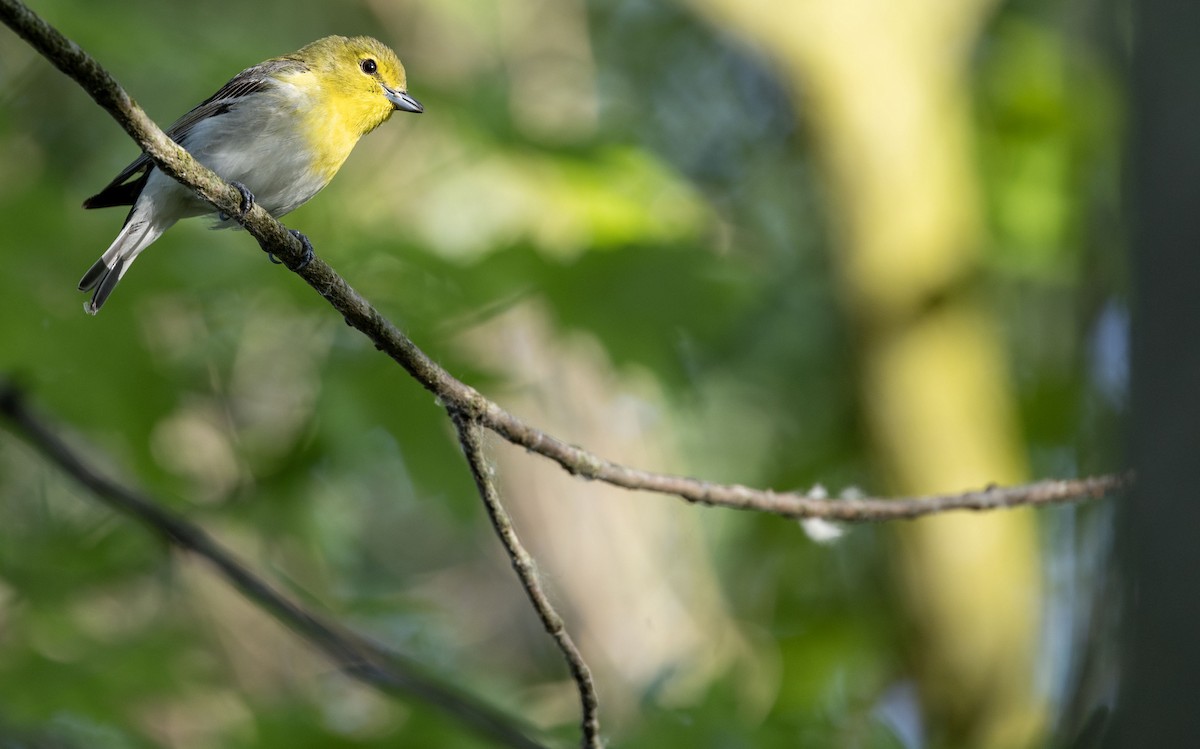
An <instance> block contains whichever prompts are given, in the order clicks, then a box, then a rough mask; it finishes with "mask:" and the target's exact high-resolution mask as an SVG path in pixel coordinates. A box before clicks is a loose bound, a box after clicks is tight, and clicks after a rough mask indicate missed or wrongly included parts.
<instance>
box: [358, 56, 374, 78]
mask: <svg viewBox="0 0 1200 749" xmlns="http://www.w3.org/2000/svg"><path fill="white" fill-rule="evenodd" d="M358 66H359V67H360V68H362V72H364V73H366V74H367V75H375V71H376V70H378V69H379V66H378V65H376V64H375V61H374V60H372V59H370V58H368V59H366V60H363V61H362V62H360V63H359V64H358Z"/></svg>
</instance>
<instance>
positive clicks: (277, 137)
mask: <svg viewBox="0 0 1200 749" xmlns="http://www.w3.org/2000/svg"><path fill="white" fill-rule="evenodd" d="M396 110H400V111H402V112H414V113H420V112H423V111H425V110H424V107H422V106H421V104H420V102H418V101H417V100H416V99H414V98H413V97H411V96H409V94H408V91H407V80H406V78H405V74H404V66H403V65H401V64H400V60H399V58H397V57H396V53H395V52H393V51H392V50H391V49H389V48H388V47H387V46H386V45H384V44H383V43H382V42H379V41H378V40H375V39H372V38H370V37H365V36H358V37H353V38H347V37H344V36H327V37H325V38H324V39H318V40H317V41H315V42H313V43H312V44H309V45H308V46H306V47H303V48H301V49H300V50H298V51H296V52H293V53H292V54H289V55H284V56H282V57H275V58H272V59H270V60H267V61H266V62H262V63H259V64H258V65H255V66H254V67H251V68H247V69H246V70H243V71H242V72H241V73H238V74H237V75H236V76H234V77H233V79H232V80H230V81H229V82H228V83H226V84H225V85H224V86H222V87H221V89H220V90H219V91H217V93H215V94H213V95H212V96H210V97H209V98H208V99H206V100H205V101H204V102H202V103H201V104H200V105H199V106H197V107H196V108H195V109H193V110H192V111H190V112H188V113H187V114H185V115H184V116H183V117H180V118H179V120H178V121H177V122H175V124H174V125H172V126H171V127H170V129H168V130H167V135H168V136H169V137H170V138H171V139H172V140H173V141H175V142H176V143H178V144H179V145H181V146H183V147H184V148H186V149H187V150H188V151H189V152H190V153H191V154H192V155H193V156H195V157H196V159H198V160H199V161H200V162H201V163H202V164H204V165H205V166H207V167H208V168H209V169H212V170H213V171H214V172H216V173H217V174H218V175H220V176H221V177H222V178H223V179H225V180H226V181H227V182H230V183H232V184H233V185H234V186H235V187H237V188H238V189H239V190H240V191H241V193H242V211H241V214H242V215H243V216H244V215H245V212H246V211H248V210H250V207H251V206H252V205H253V204H254V203H255V202H257V203H258V204H259V205H261V206H262V207H263V208H264V209H266V211H267V212H268V213H270V214H271V215H273V216H282V215H284V214H285V213H287V212H288V211H291V210H294V209H295V208H298V207H299V206H300V205H302V204H304V203H305V202H306V201H308V199H309V198H311V197H312V196H314V195H316V194H317V193H318V192H320V190H321V188H323V187H325V185H327V184H329V181H330V180H331V179H333V175H335V174H337V172H338V169H340V168H341V166H342V163H343V162H345V160H346V157H347V156H349V155H350V151H351V150H353V149H354V145H355V144H356V143H358V139H359V138H361V137H362V136H364V135H366V134H367V133H369V132H371V131H372V130H374V129H375V128H377V127H379V126H380V125H381V124H383V123H384V122H385V121H386V120H387V119H388V118H389V117H391V116H392V112H394V111H396ZM119 205H131V206H133V208H132V209H130V211H129V215H128V216H127V217H126V218H125V224H124V226H122V227H121V232H120V233H119V234H117V238H116V239H115V240H114V241H113V243H112V245H111V246H110V247H109V248H108V250H107V251H105V253H104V255H103V256H102V257H101V258H100V259H99V260H97V261H96V263H95V265H93V266H92V267H91V269H90V270H88V272H87V273H85V274H84V276H83V279H82V280H80V282H79V290H80V291H92V298H91V300H90V301H88V302H87V303H85V304H84V309H85V310H86V311H87V312H89V313H90V314H93V315H94V314H96V313H97V312H98V311H100V308H101V307H102V306H104V302H105V301H106V300H107V299H108V296H109V294H111V293H112V291H113V289H114V288H115V287H116V285H117V282H118V281H120V280H121V278H122V276H124V275H125V273H126V271H128V270H129V266H130V264H131V263H133V261H134V259H135V258H137V256H138V253H140V252H141V251H142V250H144V249H146V247H148V246H149V245H150V244H151V243H152V242H154V240H156V239H158V238H159V237H160V236H161V235H162V233H163V232H164V231H166V230H167V229H169V228H170V227H171V225H172V224H174V223H175V222H176V221H178V220H179V219H181V218H189V217H192V216H202V215H205V214H212V213H215V211H214V209H213V207H212V206H211V205H209V204H208V203H206V202H204V201H203V200H201V199H200V198H198V197H196V195H195V193H193V192H192V191H191V190H190V189H189V188H187V187H184V186H183V185H181V184H180V183H178V182H176V181H175V180H174V179H172V178H171V177H169V176H168V175H166V174H164V173H163V172H162V171H161V170H159V169H157V168H156V167H155V165H154V162H153V161H151V160H150V158H149V157H148V156H146V155H145V154H142V156H140V157H139V158H138V159H137V160H136V161H134V162H133V163H132V164H130V165H129V166H127V167H126V168H125V169H124V170H123V171H122V172H121V173H120V174H118V175H117V177H116V179H114V180H113V181H112V182H111V183H109V185H108V186H107V187H105V188H104V189H103V190H101V191H100V192H99V193H97V194H96V195H93V196H92V197H90V198H88V199H87V200H85V201H84V203H83V207H84V208H107V207H110V206H119ZM239 218H240V216H239ZM234 225H236V224H235V222H234V221H233V220H232V219H231V218H230V217H229V216H226V215H224V214H219V215H218V216H217V220H216V224H215V225H214V228H225V227H229V226H234ZM293 233H294V234H296V236H297V238H299V239H300V241H301V242H303V243H304V245H305V247H306V249H307V250H308V256H309V258H311V256H312V250H311V245H310V244H309V243H308V240H307V238H306V237H304V235H302V234H300V233H298V232H293Z"/></svg>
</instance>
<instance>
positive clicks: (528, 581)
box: [449, 409, 603, 749]
mask: <svg viewBox="0 0 1200 749" xmlns="http://www.w3.org/2000/svg"><path fill="white" fill-rule="evenodd" d="M449 413H450V418H451V419H452V420H453V421H454V427H455V429H457V430H458V441H459V444H460V445H462V450H463V454H464V455H465V456H466V458H467V465H469V466H470V468H471V476H472V477H473V478H474V479H475V487H476V488H477V489H478V490H479V497H480V499H482V500H483V505H484V507H485V508H486V509H487V513H488V518H489V519H490V520H491V521H492V527H493V528H495V530H496V535H497V536H499V537H500V542H501V543H502V544H504V551H505V552H506V553H507V554H508V558H509V560H510V561H511V562H512V566H513V570H515V571H516V573H517V577H518V578H520V580H521V585H522V587H524V588H525V593H526V595H528V596H529V602H530V603H532V604H533V608H534V610H535V611H537V615H538V618H539V619H541V620H542V626H543V627H545V628H546V632H547V633H549V634H550V636H551V637H553V638H554V642H555V643H556V644H557V645H558V648H559V650H561V651H562V654H563V657H564V658H565V659H566V661H567V667H568V668H570V670H571V678H572V679H574V680H575V684H576V686H577V687H578V689H579V703H580V707H581V709H582V712H583V720H582V728H583V746H584V747H585V749H599V747H601V746H603V744H602V743H601V741H600V714H599V710H600V702H599V699H598V697H597V696H596V685H595V683H594V682H593V681H592V672H591V669H589V668H588V665H587V663H585V662H584V660H583V656H582V655H581V654H580V652H579V648H578V647H576V646H575V642H574V640H572V639H571V635H570V633H568V632H567V628H566V625H565V624H563V620H562V617H561V616H559V615H558V612H557V611H555V610H554V605H553V604H552V603H550V598H549V597H548V596H547V595H546V591H544V590H543V589H542V584H541V582H539V581H538V575H537V569H536V565H535V563H534V561H533V557H532V556H530V554H529V552H528V551H526V550H525V547H524V546H523V545H522V544H521V539H520V538H518V537H517V531H516V528H514V527H513V523H512V517H510V516H509V514H508V511H507V510H505V509H504V505H503V504H502V503H501V502H500V492H499V491H498V490H497V489H496V482H495V481H494V480H493V478H492V472H491V469H490V468H489V466H488V464H487V458H485V457H484V454H483V430H482V429H480V427H479V424H478V422H476V421H474V420H472V419H471V417H469V416H467V415H466V414H464V413H462V412H461V411H455V410H453V409H450V410H449Z"/></svg>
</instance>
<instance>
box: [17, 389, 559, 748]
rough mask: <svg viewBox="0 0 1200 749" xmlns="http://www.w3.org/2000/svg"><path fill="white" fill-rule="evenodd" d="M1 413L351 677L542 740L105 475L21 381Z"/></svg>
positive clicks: (492, 731)
mask: <svg viewBox="0 0 1200 749" xmlns="http://www.w3.org/2000/svg"><path fill="white" fill-rule="evenodd" d="M0 416H2V417H3V418H4V419H5V420H6V421H7V424H8V426H9V428H10V429H12V431H13V432H14V433H16V434H17V435H19V436H20V437H22V438H23V439H24V440H25V441H26V442H28V443H29V444H30V445H32V446H33V447H34V448H36V449H37V450H38V452H40V453H41V454H42V455H43V456H44V457H45V458H46V459H48V460H49V461H50V462H51V463H53V464H54V465H56V466H58V467H59V468H60V469H61V470H62V471H63V472H64V473H66V474H67V475H68V476H70V477H71V478H72V479H74V480H75V481H76V482H77V483H79V484H80V485H81V486H83V487H84V488H85V489H87V490H88V491H89V492H90V493H91V494H92V496H94V497H95V498H96V499H98V500H99V501H101V502H103V503H104V504H106V505H108V506H109V507H110V508H112V509H114V510H116V511H118V512H121V513H124V514H125V515H127V516H129V517H130V518H132V519H134V520H136V521H137V522H139V523H141V524H142V525H144V526H146V527H147V528H149V529H150V530H152V531H154V532H155V533H157V534H158V535H159V536H161V537H162V538H163V539H165V540H166V541H167V542H168V543H170V544H171V545H172V546H175V547H178V548H180V549H184V550H186V551H189V552H191V553H193V554H195V555H196V556H198V557H200V558H202V559H204V560H205V561H207V562H208V563H209V564H211V565H212V566H213V568H214V569H215V570H216V572H217V573H218V574H219V575H220V576H221V577H223V578H225V580H226V581H227V582H228V583H229V584H231V585H232V586H233V587H234V588H236V589H237V590H238V592H240V593H241V594H242V595H243V596H245V597H246V598H248V599H249V600H251V601H252V602H254V603H255V604H256V605H258V606H259V607H260V608H262V609H263V610H265V611H267V612H268V613H269V614H271V616H273V617H274V618H275V619H276V620H277V621H279V622H281V623H283V624H285V625H286V626H288V627H290V628H291V629H292V630H293V631H294V632H296V633H297V634H298V635H300V636H301V637H303V638H304V639H305V640H307V641H308V642H309V643H310V644H312V645H313V646H314V647H316V648H317V649H318V650H320V651H321V652H323V653H325V655H326V656H328V657H329V658H330V660H332V661H333V662H334V664H336V665H337V667H338V668H339V669H340V670H341V671H342V672H343V673H345V674H346V675H347V676H350V677H352V678H354V679H356V680H358V681H360V682H363V683H364V684H367V685H369V686H371V687H374V688H376V689H378V690H380V691H382V692H386V693H389V694H401V695H405V696H408V697H410V698H416V699H419V700H421V701H423V702H425V703H428V704H430V705H433V706H434V707H436V708H438V709H439V710H441V711H442V712H444V713H446V714H448V715H450V716H452V717H454V718H456V719H458V720H460V721H462V723H463V724H464V725H466V726H468V727H470V728H471V729H473V730H474V731H476V732H477V733H479V734H481V735H483V736H486V737H488V738H490V739H492V740H493V741H496V742H498V743H500V744H502V745H504V746H510V747H517V748H518V749H538V748H539V747H541V746H542V745H541V744H539V743H538V742H536V741H534V740H533V739H530V738H529V737H527V736H525V735H524V733H523V732H522V730H521V729H519V728H518V727H517V726H516V725H515V724H514V722H513V720H512V719H511V718H508V717H506V716H504V715H502V714H501V713H499V712H498V711H496V710H494V709H492V708H490V707H487V706H486V705H483V704H481V703H479V702H478V701H477V700H475V699H473V698H471V697H468V696H466V695H465V694H463V693H461V692H459V691H458V690H457V689H454V688H452V687H450V686H448V685H446V684H443V683H441V682H440V681H438V680H436V679H434V678H433V677H431V676H428V675H426V674H424V673H422V670H421V668H420V667H419V666H418V665H417V664H416V663H414V662H413V661H411V660H409V659H407V658H406V657H404V656H403V655H401V654H399V653H396V652H394V651H391V650H388V649H386V648H384V647H383V646H382V645H379V644H377V643H374V642H372V641H370V640H368V639H366V638H363V637H361V636H360V635H357V634H354V633H352V632H349V631H346V630H344V629H342V628H341V627H339V626H337V625H334V624H332V623H330V622H327V621H324V620H323V619H322V618H320V617H319V616H317V615H316V614H314V613H312V612H310V611H308V610H306V609H305V608H303V607H302V606H300V605H299V604H297V603H295V602H294V601H292V600H290V599H289V598H287V597H286V596H285V595H284V594H282V593H280V592H279V591H277V590H276V589H275V588H273V587H272V586H271V585H270V584H269V583H267V582H266V581H265V580H263V579H262V578H260V577H258V576H257V575H255V574H254V573H253V572H251V571H250V570H249V569H248V568H247V567H246V566H245V565H244V564H242V563H241V562H240V561H238V560H237V559H236V558H235V557H234V556H233V554H231V553H230V552H229V551H227V550H226V549H225V548H224V547H222V546H221V545H220V544H219V543H217V541H216V540H215V539H213V537H212V536H210V535H208V533H206V532H205V531H204V530H203V529H202V528H200V527H199V526H197V525H195V524H193V523H191V522H189V521H188V520H186V519H184V518H183V517H182V516H180V515H178V514H176V513H174V512H172V511H171V510H168V509H167V508H166V507H164V506H163V505H161V504H160V503H158V502H155V501H154V500H152V499H150V498H149V497H148V496H146V495H144V494H140V493H138V492H136V491H134V490H132V489H130V488H128V487H125V486H123V485H121V484H119V483H117V482H116V481H113V480H112V479H109V478H107V477H105V476H103V475H101V474H100V473H99V472H98V471H97V470H96V469H95V468H93V467H92V466H91V465H89V464H88V463H87V462H86V461H85V460H84V459H83V458H82V457H81V456H80V455H79V454H78V453H77V452H76V451H75V450H73V449H72V448H71V447H69V446H68V445H67V444H66V442H64V441H63V439H62V438H61V437H59V436H58V434H56V432H55V430H54V429H52V428H51V427H50V426H49V425H48V424H47V423H46V422H45V421H44V420H43V419H42V418H41V417H39V416H37V415H36V414H35V413H34V412H33V411H32V410H31V409H30V408H29V406H28V405H27V404H26V403H25V398H24V395H23V394H22V393H21V391H20V390H18V389H17V388H16V386H14V385H13V384H11V383H9V382H6V381H3V380H0Z"/></svg>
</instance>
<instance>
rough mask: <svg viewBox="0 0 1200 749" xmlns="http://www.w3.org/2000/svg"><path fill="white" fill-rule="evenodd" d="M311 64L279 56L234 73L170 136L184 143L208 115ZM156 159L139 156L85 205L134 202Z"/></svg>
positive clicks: (221, 111) (180, 121) (175, 126)
mask: <svg viewBox="0 0 1200 749" xmlns="http://www.w3.org/2000/svg"><path fill="white" fill-rule="evenodd" d="M307 69H308V66H306V65H305V64H304V63H302V62H300V61H299V60H292V59H289V58H277V59H274V60H267V61H266V62H263V63H259V64H258V65H255V66H254V67H252V68H246V69H245V70H243V71H242V72H240V73H238V74H237V75H235V76H234V77H233V78H231V79H230V81H229V82H228V83H226V84H225V85H224V86H222V87H221V88H220V89H219V90H218V91H217V92H216V93H215V94H213V95H212V96H210V97H208V98H207V99H205V100H204V101H202V102H200V104H198V105H196V107H195V108H193V109H192V110H191V111H190V112H188V113H187V114H185V115H184V116H182V117H180V118H179V119H178V120H176V121H175V123H174V124H173V125H171V127H169V128H167V137H168V138H170V139H171V140H173V141H175V142H176V143H179V144H180V145H185V144H184V141H185V140H186V139H187V136H188V133H190V132H191V131H192V130H193V129H195V127H196V124H197V123H199V122H201V121H203V120H206V119H208V118H209V117H220V116H221V115H223V114H225V113H226V112H228V111H229V110H230V109H231V108H232V107H234V106H235V105H236V104H237V103H238V102H240V101H241V100H242V99H244V98H245V97H247V96H249V95H251V94H253V93H256V92H258V91H262V90H264V89H266V88H270V87H271V86H274V85H275V82H274V80H273V79H272V77H273V76H275V75H277V74H279V73H283V72H301V71H304V70H307ZM153 168H154V162H153V161H151V160H150V157H149V156H147V155H146V154H144V153H143V154H142V155H141V156H139V157H138V158H137V159H136V160H134V162H133V163H132V164H130V165H129V166H127V167H125V168H124V169H122V170H121V173H120V174H118V175H117V176H116V178H114V179H113V181H112V182H110V183H108V186H107V187H105V188H104V189H103V190H101V191H100V192H98V193H96V194H95V195H93V196H92V197H90V198H88V199H87V200H85V201H83V207H84V208H109V207H111V206H117V205H133V204H134V202H135V201H136V200H137V199H138V196H139V195H141V194H142V188H144V187H145V186H146V181H147V180H148V179H150V170H151V169H153Z"/></svg>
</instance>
